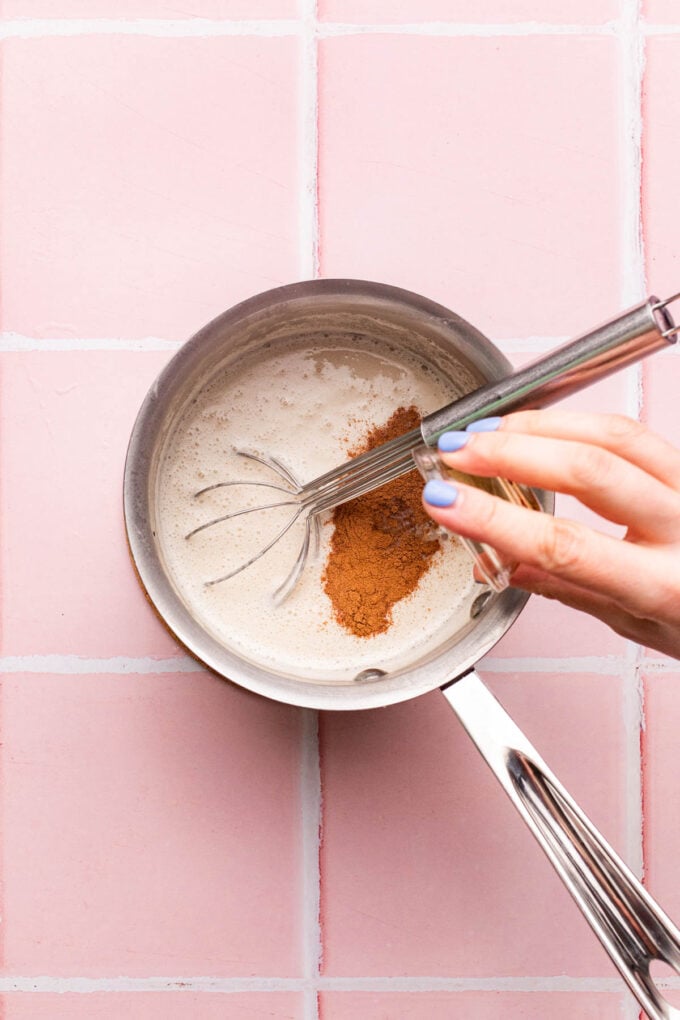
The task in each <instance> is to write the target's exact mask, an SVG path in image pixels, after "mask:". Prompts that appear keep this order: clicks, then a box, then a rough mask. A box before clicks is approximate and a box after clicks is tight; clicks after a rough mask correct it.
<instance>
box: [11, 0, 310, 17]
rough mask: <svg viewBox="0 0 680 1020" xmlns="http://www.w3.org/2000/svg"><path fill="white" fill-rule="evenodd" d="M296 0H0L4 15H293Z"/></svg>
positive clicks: (295, 10)
mask: <svg viewBox="0 0 680 1020" xmlns="http://www.w3.org/2000/svg"><path fill="white" fill-rule="evenodd" d="M296 13H297V8H296V4H295V0H58V2H57V3H55V0H0V15H2V16H3V17H5V18H29V17H32V18H59V19H61V18H88V19H89V18H119V19H124V18H163V19H169V20H173V19H183V18H247V19H248V20H252V19H255V18H293V17H295V15H296Z"/></svg>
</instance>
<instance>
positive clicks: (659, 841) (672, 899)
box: [643, 670, 680, 923]
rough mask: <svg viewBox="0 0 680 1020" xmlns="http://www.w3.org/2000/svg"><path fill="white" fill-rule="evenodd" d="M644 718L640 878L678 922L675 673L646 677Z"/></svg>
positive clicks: (679, 677)
mask: <svg viewBox="0 0 680 1020" xmlns="http://www.w3.org/2000/svg"><path fill="white" fill-rule="evenodd" d="M645 719H646V727H645V732H644V747H643V749H644V764H645V770H644V780H645V791H644V794H645V796H644V808H645V873H646V877H647V884H648V886H649V888H650V890H651V892H652V894H653V895H654V896H656V897H658V899H659V901H660V902H661V904H662V905H663V908H664V910H666V911H667V912H668V913H669V914H670V916H671V917H672V918H673V919H674V921H675V922H676V923H680V886H679V885H678V842H679V840H680V786H679V785H678V781H677V779H678V727H679V726H680V670H676V672H664V673H649V674H648V675H647V676H646V677H645Z"/></svg>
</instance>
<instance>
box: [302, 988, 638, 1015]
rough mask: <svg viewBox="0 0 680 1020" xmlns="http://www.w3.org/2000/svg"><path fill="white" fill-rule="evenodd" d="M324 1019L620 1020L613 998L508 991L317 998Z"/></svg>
mask: <svg viewBox="0 0 680 1020" xmlns="http://www.w3.org/2000/svg"><path fill="white" fill-rule="evenodd" d="M322 1004H323V1017H324V1020H351V1018H352V1020H353V1018H355V1017H359V1016H360V1017H361V1018H362V1020H386V1018H388V1017H389V1020H450V1018H451V1017H457V1016H461V1017H462V1016H465V1017H466V1020H499V1017H502V1018H503V1020H519V1018H520V1017H521V1018H522V1020H544V1018H545V1017H548V1016H549V1017H550V1020H618V1018H619V1017H620V1018H621V1020H623V1017H624V1013H623V1002H622V998H621V997H620V996H618V995H606V994H602V993H591V994H589V995H566V994H560V993H553V994H541V993H540V992H538V993H537V992H532V993H530V994H529V995H526V994H525V995H522V994H517V993H514V994H512V993H508V992H505V993H503V992H468V993H466V992H463V993H460V992H459V993H453V992H430V993H422V994H415V993H408V992H407V993H405V994H400V995H395V994H392V995H390V994H389V993H384V992H382V993H381V992H373V993H371V992H368V993H367V992H363V993H362V992H354V993H351V992H350V993H345V994H340V993H337V992H336V993H335V994H333V993H330V994H326V995H324V996H323V998H322Z"/></svg>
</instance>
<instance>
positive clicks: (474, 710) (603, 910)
mask: <svg viewBox="0 0 680 1020" xmlns="http://www.w3.org/2000/svg"><path fill="white" fill-rule="evenodd" d="M442 693H443V695H444V697H445V698H446V700H447V701H448V702H449V704H450V705H451V707H452V708H453V710H454V712H455V713H456V715H457V716H458V718H459V719H460V721H461V722H462V724H463V726H464V727H465V729H466V730H467V732H468V733H469V735H470V737H471V738H472V740H473V741H474V743H475V744H476V746H477V748H478V750H479V751H480V753H481V754H482V757H483V758H485V760H486V761H487V763H488V764H489V766H490V767H491V769H492V771H493V773H494V775H495V776H496V778H497V779H498V781H499V782H500V784H501V786H502V787H503V789H504V790H505V792H506V793H507V795H508V796H509V797H510V800H511V801H512V802H513V804H514V805H515V807H516V808H517V810H518V811H519V813H520V814H521V816H522V818H523V819H524V821H525V822H526V824H527V825H528V826H529V828H530V829H531V831H532V833H533V834H534V836H535V837H536V839H537V840H538V842H539V843H540V845H541V846H542V848H543V850H544V851H545V853H546V855H547V857H548V859H549V860H550V862H551V863H552V865H553V867H554V868H555V870H556V871H557V874H558V875H559V876H560V878H561V879H562V881H563V882H564V884H565V886H566V887H567V889H568V890H569V892H570V893H571V895H572V896H573V898H574V899H575V900H576V903H577V905H578V906H579V907H580V909H581V911H582V913H583V914H584V915H585V917H586V919H587V921H588V923H589V924H590V926H591V928H592V929H593V931H594V932H595V934H596V935H597V937H598V938H599V940H600V942H601V943H602V945H603V946H604V948H605V949H606V951H607V953H608V954H609V956H610V957H611V959H612V961H613V962H614V964H615V965H616V967H617V968H618V970H619V971H620V973H621V975H622V976H623V978H624V980H625V981H626V983H627V984H628V987H629V988H630V990H631V991H632V993H633V995H634V996H635V997H636V999H637V1000H638V1002H639V1003H640V1005H641V1006H642V1008H643V1009H644V1011H645V1013H646V1014H647V1016H649V1017H650V1018H651V1020H680V1009H677V1008H676V1007H675V1006H672V1005H671V1004H670V1003H669V1002H668V1001H667V1000H666V999H665V998H664V997H663V996H662V995H661V993H660V991H659V988H658V987H657V985H656V983H655V981H654V979H653V978H652V975H651V974H650V964H651V963H652V961H654V960H659V961H661V962H663V963H666V964H668V965H669V966H670V967H672V968H673V969H674V970H675V971H676V972H677V973H679V974H680V932H679V931H678V929H677V928H676V927H675V925H674V924H673V922H672V921H671V920H670V918H669V917H668V916H667V915H666V914H665V913H664V912H663V911H662V910H661V909H660V907H659V906H658V905H657V904H656V903H655V901H654V900H653V899H652V897H651V896H650V895H649V893H648V892H647V891H646V890H645V889H644V888H643V887H642V885H641V884H640V882H638V880H637V879H636V878H635V876H634V875H633V874H632V872H631V871H630V870H629V869H628V868H627V867H626V865H625V864H624V863H623V861H622V860H621V859H620V858H619V857H617V855H616V854H615V853H614V851H613V850H612V848H611V847H610V846H609V845H608V843H607V842H606V841H605V839H604V838H603V837H602V835H601V834H600V833H599V832H598V830H597V829H596V828H595V826H594V825H593V824H592V822H590V821H589V819H588V818H587V817H586V816H585V815H584V813H583V812H582V811H581V809H580V808H579V807H578V805H577V804H576V803H575V802H574V801H573V800H572V798H571V797H570V796H569V794H568V793H567V791H566V790H565V789H564V787H563V786H562V784H561V783H560V782H559V780H558V779H556V777H555V776H554V775H553V773H552V772H551V771H550V769H549V768H548V767H547V765H546V764H545V762H544V761H543V759H542V758H541V757H540V755H538V754H537V752H536V750H535V748H534V747H533V746H532V745H531V744H530V743H529V741H528V740H527V738H526V737H525V736H524V734H523V733H522V731H521V730H520V729H519V727H518V726H516V725H515V723H514V722H513V721H512V719H511V718H510V716H509V715H508V714H507V712H506V711H505V709H504V708H503V707H502V706H501V705H500V704H499V703H498V701H497V700H496V698H495V697H494V696H493V694H491V692H490V691H489V690H488V689H487V688H486V687H485V686H484V684H483V683H482V681H481V679H480V678H479V676H478V675H477V674H476V673H475V672H474V670H473V671H471V672H469V673H466V674H465V675H464V676H463V677H461V678H460V679H459V680H456V681H454V682H452V683H450V684H448V685H447V686H446V687H444V688H442Z"/></svg>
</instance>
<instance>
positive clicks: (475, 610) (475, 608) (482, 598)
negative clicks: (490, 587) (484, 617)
mask: <svg viewBox="0 0 680 1020" xmlns="http://www.w3.org/2000/svg"><path fill="white" fill-rule="evenodd" d="M492 594H493V592H491V591H483V592H482V594H481V595H478V596H477V598H476V599H475V601H474V602H473V603H472V605H471V606H470V619H471V620H476V619H477V617H478V616H479V615H480V613H481V612H482V610H483V609H484V606H485V605H486V604H487V602H488V601H489V599H490V598H491V596H492Z"/></svg>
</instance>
